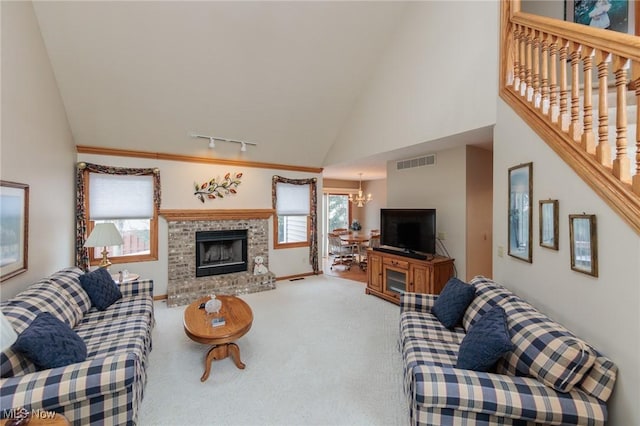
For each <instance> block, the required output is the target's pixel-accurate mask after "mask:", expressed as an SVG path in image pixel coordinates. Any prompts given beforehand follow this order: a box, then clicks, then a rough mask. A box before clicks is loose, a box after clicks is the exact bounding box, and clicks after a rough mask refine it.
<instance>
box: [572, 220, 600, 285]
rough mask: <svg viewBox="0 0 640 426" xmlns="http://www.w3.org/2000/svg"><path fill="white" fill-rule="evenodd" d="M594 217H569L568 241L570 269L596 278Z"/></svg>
mask: <svg viewBox="0 0 640 426" xmlns="http://www.w3.org/2000/svg"><path fill="white" fill-rule="evenodd" d="M596 225H597V223H596V215H594V214H584V213H583V214H572V215H569V240H570V245H571V250H570V251H571V269H573V270H574V271H577V272H582V273H583V274H587V275H591V276H593V277H597V276H598V233H597V229H596Z"/></svg>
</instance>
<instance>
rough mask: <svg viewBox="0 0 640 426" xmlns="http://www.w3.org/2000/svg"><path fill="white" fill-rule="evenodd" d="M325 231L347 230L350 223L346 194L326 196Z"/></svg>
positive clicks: (349, 207) (349, 206)
mask: <svg viewBox="0 0 640 426" xmlns="http://www.w3.org/2000/svg"><path fill="white" fill-rule="evenodd" d="M327 202H328V206H329V208H328V212H327V230H328V231H329V232H331V231H333V230H334V229H338V228H349V224H350V223H351V204H350V203H349V196H348V195H346V194H328V195H327Z"/></svg>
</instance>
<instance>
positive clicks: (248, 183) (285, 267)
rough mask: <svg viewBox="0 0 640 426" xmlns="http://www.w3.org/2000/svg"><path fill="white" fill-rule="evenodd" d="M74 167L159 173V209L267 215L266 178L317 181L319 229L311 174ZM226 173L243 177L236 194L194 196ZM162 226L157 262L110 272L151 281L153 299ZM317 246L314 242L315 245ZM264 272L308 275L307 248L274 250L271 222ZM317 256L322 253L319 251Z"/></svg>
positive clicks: (163, 274) (152, 163) (95, 158)
mask: <svg viewBox="0 0 640 426" xmlns="http://www.w3.org/2000/svg"><path fill="white" fill-rule="evenodd" d="M78 161H84V162H88V163H95V164H102V165H109V166H117V167H145V168H146V167H158V168H159V169H160V184H161V187H162V203H161V207H160V208H161V209H203V210H207V209H271V208H272V203H271V177H272V176H273V175H280V176H284V177H288V178H292V179H303V178H305V179H306V178H311V177H316V178H318V183H317V185H318V191H319V194H318V215H319V217H318V223H319V224H321V223H322V220H323V219H322V217H321V211H322V209H321V208H320V203H321V202H322V198H321V197H322V192H321V189H322V176H321V175H320V174H315V173H304V172H292V171H286V170H273V169H259V168H251V167H241V168H238V167H236V168H231V167H229V166H225V165H210V164H198V163H185V162H179V161H168V160H153V159H146V158H130V157H115V156H103V155H90V154H79V155H78ZM227 172H232V173H235V172H242V183H241V184H240V185H239V186H238V194H236V195H234V196H230V197H226V198H223V199H215V200H206V202H205V203H204V204H203V203H201V202H200V201H199V200H198V199H197V198H196V197H195V196H194V195H193V187H194V182H198V183H202V182H205V181H207V180H209V179H211V178H213V177H219V176H224V175H225V174H226V173H227ZM167 233H168V229H167V222H166V221H165V220H164V219H162V218H161V219H160V222H159V229H158V257H159V259H158V261H152V262H140V263H133V264H118V265H116V266H112V269H113V268H118V269H121V268H122V269H124V268H126V269H128V270H129V271H130V272H134V273H138V274H140V275H141V276H142V277H145V278H152V279H153V280H154V294H155V295H162V294H166V293H167V277H168V265H167V259H168V256H167ZM321 244H322V241H321V239H320V238H319V245H321ZM269 248H270V250H269V259H268V265H267V266H268V267H269V270H271V271H272V272H274V273H275V274H276V276H279V277H280V276H289V275H296V274H304V273H309V272H312V268H311V265H310V264H309V260H308V259H309V248H308V247H303V248H293V249H280V250H274V249H273V221H272V220H270V224H269ZM318 251H319V253H322V247H320V246H319V247H318Z"/></svg>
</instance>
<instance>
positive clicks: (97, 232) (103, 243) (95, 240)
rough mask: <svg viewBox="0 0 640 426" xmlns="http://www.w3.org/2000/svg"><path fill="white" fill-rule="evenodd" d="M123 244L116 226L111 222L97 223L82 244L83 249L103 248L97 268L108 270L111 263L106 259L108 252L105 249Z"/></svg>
mask: <svg viewBox="0 0 640 426" xmlns="http://www.w3.org/2000/svg"><path fill="white" fill-rule="evenodd" d="M122 243H123V241H122V236H121V235H120V233H119V232H118V229H117V228H116V226H115V225H114V224H113V223H111V222H106V223H97V224H96V226H95V227H94V228H93V231H91V234H90V235H89V238H87V241H86V242H85V243H84V246H85V247H104V249H103V250H102V261H100V264H99V265H98V267H100V268H108V267H109V266H111V261H109V259H108V258H107V255H108V254H109V252H108V251H107V247H110V246H119V245H121V244H122Z"/></svg>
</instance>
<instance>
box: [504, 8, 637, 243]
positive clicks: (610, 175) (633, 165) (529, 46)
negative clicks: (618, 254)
mask: <svg viewBox="0 0 640 426" xmlns="http://www.w3.org/2000/svg"><path fill="white" fill-rule="evenodd" d="M501 27H502V28H501V46H500V62H501V63H500V97H501V98H502V99H503V100H504V101H505V102H507V103H508V104H509V105H510V106H511V107H512V108H513V109H514V110H515V111H516V112H517V113H518V114H519V115H520V116H521V117H522V118H523V119H524V120H525V121H526V122H527V123H528V125H529V126H531V128H532V129H533V130H534V131H536V133H538V135H539V136H540V137H541V138H542V139H543V140H544V141H545V142H546V143H547V144H548V145H549V146H550V147H551V148H552V149H553V150H554V151H555V152H556V153H557V154H558V155H559V156H560V157H561V158H562V159H563V160H564V161H565V162H566V163H567V164H568V165H569V166H570V167H572V168H573V169H574V171H575V172H576V173H577V174H578V175H579V176H580V177H581V178H582V179H583V180H584V181H585V182H586V183H587V184H589V185H590V186H591V188H592V189H593V190H594V191H595V192H596V193H597V194H598V195H599V196H600V197H602V198H603V199H604V200H605V201H606V202H607V203H608V204H609V205H610V206H611V208H612V209H613V210H615V211H616V212H617V213H618V214H619V215H620V216H621V217H622V218H623V219H624V220H625V221H626V222H627V223H628V224H629V225H630V226H631V227H632V228H633V229H634V230H635V232H636V233H638V234H640V131H639V130H638V122H640V109H638V105H639V104H640V37H637V36H633V35H629V34H623V33H619V32H615V31H609V30H602V29H597V28H592V27H589V26H586V25H580V24H575V23H572V22H564V21H560V20H557V19H552V18H546V17H542V16H537V15H532V14H528V13H523V12H520V2H519V0H503V1H502V10H501ZM594 76H595V77H597V81H596V82H594ZM610 79H613V81H610ZM612 83H613V84H614V85H615V91H614V90H610V89H609V86H610V85H611V84H612ZM627 87H632V88H633V90H634V92H635V93H633V92H632V93H631V99H632V102H628V98H629V97H630V96H629V94H628V93H627ZM594 91H596V96H597V105H595V108H596V110H597V117H595V120H594V104H593V95H594ZM634 94H635V97H634V96H633V95H634ZM610 95H611V96H615V99H616V101H615V105H609V103H608V99H607V98H608V97H609V96H610ZM628 103H630V104H635V106H630V105H628ZM610 108H611V109H614V110H615V113H614V115H615V119H614V118H613V117H611V115H612V113H611V112H610ZM629 109H631V110H632V111H634V114H635V116H634V117H632V120H631V125H630V121H629V118H628V116H627V111H628V110H629ZM614 123H615V127H614V126H613V124H614ZM628 127H633V128H635V130H634V131H633V132H632V133H633V134H632V135H628ZM629 138H630V139H629ZM631 154H633V155H631Z"/></svg>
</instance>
